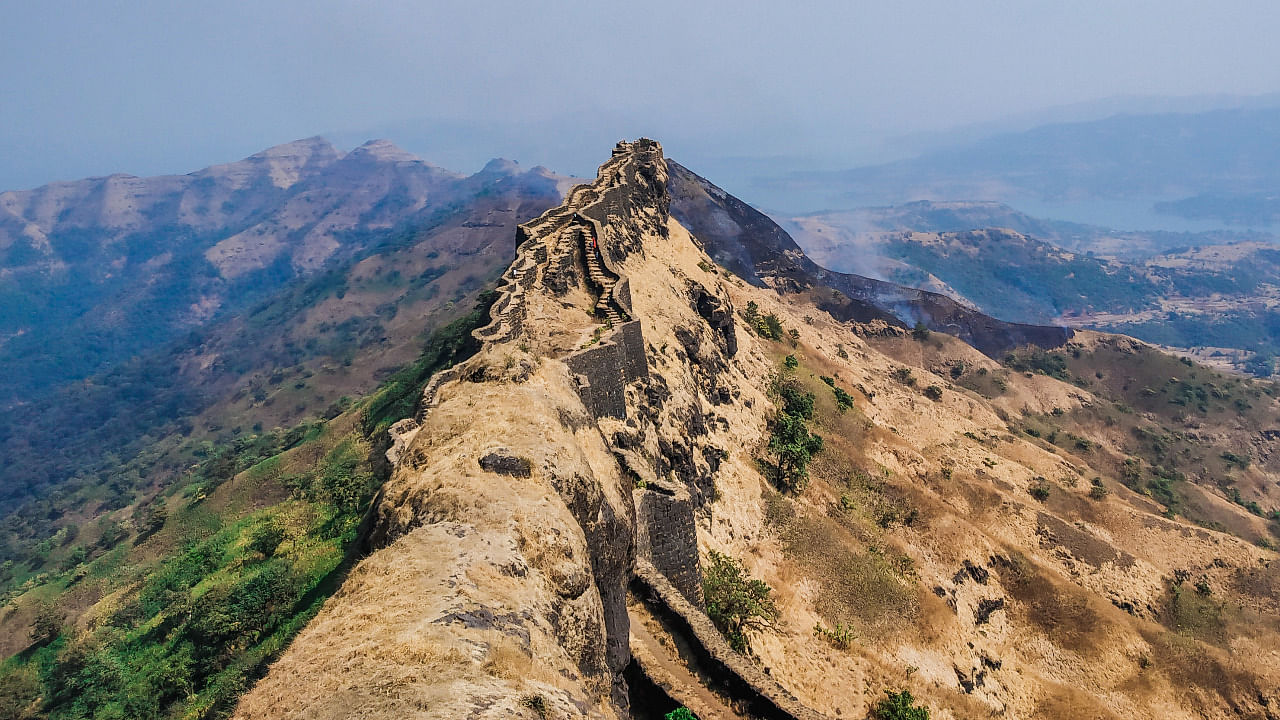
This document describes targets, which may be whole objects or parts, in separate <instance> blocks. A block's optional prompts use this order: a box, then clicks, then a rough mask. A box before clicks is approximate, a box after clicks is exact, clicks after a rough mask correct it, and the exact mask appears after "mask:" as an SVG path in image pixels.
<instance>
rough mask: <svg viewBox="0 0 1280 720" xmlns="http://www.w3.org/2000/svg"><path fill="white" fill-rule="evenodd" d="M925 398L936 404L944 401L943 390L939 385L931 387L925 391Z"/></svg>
mask: <svg viewBox="0 0 1280 720" xmlns="http://www.w3.org/2000/svg"><path fill="white" fill-rule="evenodd" d="M924 396H925V397H927V398H929V399H930V400H932V401H934V402H938V401H939V400H941V399H942V388H941V387H939V386H937V385H930V386H929V387H927V388H925V389H924Z"/></svg>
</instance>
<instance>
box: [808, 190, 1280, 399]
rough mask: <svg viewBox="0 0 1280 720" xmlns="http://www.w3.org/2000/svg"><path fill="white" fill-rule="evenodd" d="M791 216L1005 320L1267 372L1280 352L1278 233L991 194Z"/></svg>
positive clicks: (839, 250)
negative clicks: (1169, 228) (1189, 228)
mask: <svg viewBox="0 0 1280 720" xmlns="http://www.w3.org/2000/svg"><path fill="white" fill-rule="evenodd" d="M783 224H784V225H785V226H786V227H787V228H788V229H789V230H790V231H791V233H792V234H793V235H794V236H795V238H796V240H797V241H798V242H799V243H800V245H801V246H802V247H804V249H805V251H806V252H807V253H808V254H809V255H810V256H811V257H813V258H814V260H816V261H817V262H819V263H821V264H822V265H823V266H825V267H828V268H831V269H832V270H838V271H844V272H851V273H859V274H862V275H866V276H868V277H873V278H878V279H881V280H886V281H890V282H895V283H900V284H903V285H910V286H912V287H920V288H925V289H928V290H933V291H935V292H940V293H945V294H947V295H950V296H952V297H954V298H956V299H958V300H960V301H961V302H963V303H967V304H969V305H970V306H972V307H974V308H976V309H979V310H981V311H983V312H986V313H988V314H992V315H996V316H998V317H1000V318H1002V319H1004V320H1010V321H1016V322H1025V323H1062V324H1066V325H1072V326H1077V327H1093V328H1099V329H1106V330H1111V331H1115V332H1122V333H1125V334H1129V335H1133V336H1135V337H1138V338H1141V339H1144V340H1147V341H1149V342H1154V343H1160V344H1163V345H1167V346H1170V347H1175V348H1180V349H1183V350H1189V349H1195V350H1194V352H1193V354H1195V355H1196V356H1197V357H1199V358H1200V359H1201V360H1204V361H1206V362H1210V363H1213V364H1216V365H1218V366H1219V367H1224V368H1225V367H1235V368H1236V369H1241V368H1246V367H1247V368H1248V369H1249V370H1251V371H1252V372H1257V373H1261V374H1267V373H1269V372H1270V371H1271V369H1272V362H1271V360H1270V359H1269V358H1270V357H1271V356H1272V355H1274V354H1276V353H1277V352H1280V312H1277V310H1276V308H1277V307H1278V306H1280V294H1278V291H1277V288H1280V245H1277V244H1276V242H1275V238H1274V237H1272V236H1269V235H1265V234H1252V235H1250V234H1241V233H1230V232H1215V233H1169V232H1115V231H1110V230H1107V229H1105V228H1099V227H1095V226H1089V225H1083V224H1079V223H1067V222H1060V221H1053V220H1043V219H1038V218H1033V217H1030V216H1028V215H1026V214H1023V213H1020V212H1018V211H1016V210H1013V209H1012V208H1010V207H1008V206H1006V205H1002V204H999V203H990V202H930V201H916V202H912V203H906V204H903V205H898V206H888V207H876V208H863V209H860V210H855V211H848V212H825V213H814V214H809V215H798V216H793V217H790V218H786V219H785V220H784V222H783ZM1242 238H1249V239H1247V240H1246V239H1242Z"/></svg>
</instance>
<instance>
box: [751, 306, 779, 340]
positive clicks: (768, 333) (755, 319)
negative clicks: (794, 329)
mask: <svg viewBox="0 0 1280 720" xmlns="http://www.w3.org/2000/svg"><path fill="white" fill-rule="evenodd" d="M741 314H742V319H743V320H745V321H746V323H747V326H748V327H750V328H751V329H752V330H753V331H754V332H755V334H757V335H759V336H760V337H762V338H764V339H766V340H781V339H782V337H783V330H782V321H781V320H779V319H778V316H777V315H776V314H774V313H761V312H760V306H759V305H758V304H756V302H755V301H754V300H752V301H751V302H748V303H747V307H746V308H745V309H744V310H743V311H742V313H741Z"/></svg>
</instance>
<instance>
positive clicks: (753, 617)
mask: <svg viewBox="0 0 1280 720" xmlns="http://www.w3.org/2000/svg"><path fill="white" fill-rule="evenodd" d="M707 557H708V560H709V562H708V563H707V564H705V565H704V566H703V571H702V593H703V596H704V598H705V599H706V604H707V617H709V618H711V621H712V622H713V623H715V625H716V627H717V628H719V629H720V632H721V633H723V634H724V636H725V639H726V640H728V641H729V645H730V647H732V648H733V649H734V650H736V651H738V652H740V653H746V652H748V651H749V650H750V644H749V643H748V640H747V635H746V631H747V630H749V629H763V628H767V627H771V626H772V625H773V621H774V620H776V619H777V617H778V608H777V606H776V605H774V602H773V598H771V597H769V595H770V593H771V592H773V590H772V589H771V588H770V587H769V586H768V585H767V584H765V582H764V581H763V580H756V579H754V578H752V577H751V576H749V575H747V571H746V569H745V568H744V567H742V564H741V563H739V562H738V561H737V560H735V559H733V558H731V557H729V556H728V555H724V554H721V553H718V552H716V551H715V550H712V551H710V553H709V554H708V556H707Z"/></svg>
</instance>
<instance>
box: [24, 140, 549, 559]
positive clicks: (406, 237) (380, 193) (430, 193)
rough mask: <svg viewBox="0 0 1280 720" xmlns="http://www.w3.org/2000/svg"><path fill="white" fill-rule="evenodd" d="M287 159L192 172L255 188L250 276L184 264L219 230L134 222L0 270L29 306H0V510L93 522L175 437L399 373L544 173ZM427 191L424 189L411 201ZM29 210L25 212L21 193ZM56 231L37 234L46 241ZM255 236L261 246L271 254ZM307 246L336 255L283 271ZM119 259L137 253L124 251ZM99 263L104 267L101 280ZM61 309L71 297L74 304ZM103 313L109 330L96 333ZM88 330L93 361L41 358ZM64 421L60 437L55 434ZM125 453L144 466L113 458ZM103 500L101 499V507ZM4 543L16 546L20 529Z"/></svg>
mask: <svg viewBox="0 0 1280 720" xmlns="http://www.w3.org/2000/svg"><path fill="white" fill-rule="evenodd" d="M319 142H320V141H316V143H319ZM316 143H311V142H305V143H302V146H303V147H308V148H313V147H314V146H315V145H316ZM321 146H322V147H328V146H327V144H322V145H321ZM287 148H288V146H286V148H277V149H274V150H271V151H267V152H266V153H263V154H261V155H259V156H255V157H254V158H250V159H249V160H247V161H244V163H238V164H232V165H230V166H220V167H217V168H212V169H210V170H208V171H202V173H200V174H197V175H200V176H201V177H214V178H232V179H235V180H236V182H237V183H242V184H247V185H245V187H248V188H257V190H253V191H250V190H244V192H245V198H251V199H246V200H244V203H245V204H247V205H251V206H253V207H254V208H258V209H259V210H260V212H259V210H255V211H254V213H249V214H246V215H245V218H246V220H245V221H246V222H249V223H250V226H251V227H254V228H257V229H259V230H261V229H263V228H275V229H276V231H278V232H277V235H274V236H273V237H276V239H277V240H278V241H279V242H278V243H277V246H275V251H277V252H279V253H280V254H279V255H277V256H275V257H274V258H272V257H267V256H266V255H260V256H257V257H258V261H261V262H264V263H270V266H269V267H267V268H265V269H259V270H256V271H255V270H249V267H250V265H249V264H246V263H248V261H247V260H245V262H241V263H240V264H234V265H227V266H225V268H224V269H225V270H226V272H227V273H229V275H228V276H224V275H222V274H221V271H218V270H217V269H216V267H215V266H214V265H213V264H211V263H210V262H209V261H208V260H207V259H206V258H205V257H204V254H209V255H210V256H217V253H218V252H220V251H219V250H218V248H220V247H222V248H224V249H225V247H226V246H225V243H226V242H228V241H227V240H226V239H225V238H224V240H217V238H218V237H221V236H223V235H226V234H227V233H229V232H231V231H232V228H233V226H228V225H219V227H221V228H222V229H221V230H219V231H218V232H217V233H213V234H210V235H208V236H205V237H204V239H203V240H201V239H200V238H193V237H191V236H190V235H187V234H184V233H183V232H177V233H175V234H171V233H169V232H167V231H155V232H154V233H151V231H147V232H148V233H151V234H149V235H148V237H150V238H151V241H154V242H151V241H147V242H151V244H150V245H147V244H146V243H143V242H142V240H139V237H140V236H139V234H138V233H137V232H135V231H134V230H131V229H128V228H132V227H134V225H128V226H125V228H126V229H121V228H119V227H116V226H108V225H103V226H96V229H95V230H94V231H93V232H95V233H98V234H101V235H104V237H105V234H109V233H115V235H112V236H111V239H103V240H102V241H101V244H93V245H92V246H90V247H88V248H87V249H86V250H85V252H84V255H83V256H76V257H71V258H68V259H62V258H61V257H60V256H56V255H51V256H49V257H48V258H45V259H44V260H41V261H40V262H37V263H34V264H32V265H28V266H24V267H23V268H18V269H10V270H6V271H5V275H4V280H3V282H6V283H8V287H9V288H10V289H11V291H12V292H13V293H15V294H17V295H21V296H23V297H28V296H36V295H39V294H41V293H45V294H46V298H45V301H42V302H44V303H45V304H43V305H41V308H42V309H40V310H39V311H38V312H37V311H36V310H35V309H34V308H32V309H31V312H30V313H27V314H24V313H22V312H19V311H18V309H19V308H20V304H19V305H4V306H3V307H4V310H0V313H4V312H9V313H11V314H10V315H8V316H7V317H8V318H9V321H11V322H13V323H16V325H15V326H16V327H19V328H20V330H19V335H18V336H16V337H12V338H10V339H9V341H8V342H7V343H5V344H4V345H3V346H0V355H3V358H2V359H0V362H3V363H5V366H6V368H11V369H12V370H13V372H11V373H8V374H6V375H5V378H4V380H3V381H0V382H8V383H11V385H10V389H11V390H12V392H13V393H15V394H24V393H25V396H26V399H25V400H23V401H22V402H21V403H18V404H16V405H15V406H11V407H10V408H9V411H8V412H7V413H6V414H5V419H4V420H3V421H0V467H3V468H4V470H3V473H2V478H0V512H8V511H9V510H11V509H13V508H14V507H15V506H16V505H17V504H18V503H21V502H24V501H27V500H31V501H34V502H37V503H42V504H43V506H42V507H41V508H40V509H39V510H37V511H35V512H37V513H39V514H40V515H41V516H44V515H48V516H50V517H56V516H57V515H58V514H61V513H65V512H67V511H68V510H69V509H72V508H75V509H77V510H79V509H82V508H81V506H83V504H84V500H85V499H84V498H81V499H80V501H79V504H78V505H77V502H76V501H73V500H71V499H69V496H71V495H75V494H77V493H81V491H82V490H83V491H85V492H88V493H89V501H90V504H89V505H88V506H87V508H83V509H87V510H88V511H90V512H92V508H93V507H94V505H95V504H96V503H98V504H102V507H103V509H105V510H112V509H115V508H119V507H121V506H122V505H126V504H128V503H129V502H130V500H131V498H132V496H133V493H134V492H135V491H136V490H140V489H146V488H147V487H148V486H151V487H152V488H153V487H154V485H155V483H157V482H161V481H163V479H164V478H165V477H166V476H168V475H170V474H171V472H172V471H173V470H175V469H177V468H180V467H184V466H185V465H186V464H189V463H190V459H189V456H188V457H179V456H172V455H170V456H167V457H164V456H165V455H166V453H168V451H169V450H170V449H172V448H173V447H174V446H176V445H181V444H182V443H184V442H186V441H187V440H188V439H190V440H195V441H199V440H214V441H218V442H230V441H231V440H233V439H234V438H236V437H239V436H241V435H242V434H248V433H251V432H255V431H260V430H261V428H264V427H265V428H268V429H269V428H272V427H275V426H282V427H289V426H292V425H294V424H296V423H298V422H300V421H301V420H303V419H305V418H307V417H316V416H320V415H322V414H326V413H328V414H330V415H331V414H334V413H336V412H338V411H340V410H341V407H337V408H336V409H331V408H333V406H335V405H338V406H340V405H341V404H342V403H343V402H345V400H344V397H348V396H350V397H358V396H360V395H363V394H365V393H367V392H369V391H371V390H372V389H373V388H374V387H375V386H376V385H377V383H378V382H379V381H381V380H383V379H385V378H386V377H387V376H388V375H389V374H390V373H392V372H394V371H395V370H396V369H398V368H400V367H401V366H403V365H405V364H407V363H408V362H411V361H412V360H413V358H415V357H416V356H417V355H418V353H419V352H420V348H421V343H422V342H423V341H424V340H425V338H426V334H427V332H428V331H429V330H430V329H431V328H433V327H438V326H440V325H442V324H444V323H445V322H448V320H450V319H452V318H453V317H455V316H456V315H458V314H460V313H461V312H464V311H465V309H466V308H468V307H470V305H471V303H472V302H473V301H474V299H475V296H476V294H477V293H478V292H479V291H480V290H481V289H482V288H484V287H486V286H487V285H489V284H490V283H491V282H492V281H493V279H495V278H496V277H497V276H498V275H499V274H500V273H501V272H502V269H503V268H505V267H506V265H507V264H508V263H509V262H510V259H511V257H512V256H513V254H514V247H513V240H512V233H514V229H515V226H516V224H517V223H519V222H522V221H524V220H527V219H528V218H531V217H534V216H536V215H537V214H538V213H540V212H542V211H543V210H545V209H546V208H547V207H549V206H551V205H553V204H555V203H556V202H558V201H559V199H560V190H559V188H560V185H561V183H562V179H561V178H558V177H556V176H552V175H550V174H549V173H547V172H545V171H544V170H541V169H535V170H532V171H520V170H519V169H518V168H515V167H514V166H512V165H509V164H503V163H500V162H495V163H493V164H491V166H490V167H489V168H487V169H486V170H485V171H482V172H481V173H479V174H477V175H475V176H473V177H470V178H462V177H459V176H455V175H452V174H448V173H444V172H443V171H440V170H438V169H435V168H432V167H431V166H429V165H427V164H426V163H423V162H421V161H418V160H409V159H405V158H404V156H403V155H402V154H400V153H396V152H393V151H392V150H391V149H390V147H389V146H388V145H386V144H382V143H373V144H370V145H368V146H365V147H364V148H362V149H358V150H356V151H353V152H352V153H349V154H348V155H346V156H344V157H343V158H341V159H336V160H332V161H331V162H329V163H328V164H327V165H325V166H324V167H323V168H321V169H315V170H314V173H316V174H315V175H314V176H307V175H306V172H311V171H310V170H307V168H311V167H312V165H314V164H317V163H319V164H323V161H321V160H315V159H312V160H311V162H310V164H303V163H301V162H300V161H297V158H296V157H294V156H293V155H287V154H283V153H285V150H286V149H287ZM295 149H296V148H295ZM307 157H312V156H307ZM321 157H322V158H327V157H329V155H327V154H321ZM288 158H293V159H294V160H295V161H296V162H295V165H299V166H300V168H301V169H297V168H295V170H296V172H292V174H290V173H289V172H286V170H288V167H293V166H292V165H291V166H288V167H286V168H285V169H284V170H282V169H280V167H279V163H280V162H283V161H284V159H288ZM242 166H243V167H242ZM251 171H252V172H251ZM192 177H193V176H184V177H183V178H181V179H173V178H169V179H164V178H159V179H153V180H151V181H145V182H144V181H138V184H139V187H142V188H144V189H145V188H147V187H152V186H153V185H156V186H160V187H162V188H163V187H164V186H165V185H166V184H167V183H179V182H181V183H187V184H188V185H191V186H193V187H197V188H198V187H203V184H201V183H200V182H198V178H197V179H196V180H193V179H192ZM272 177H277V178H283V179H282V180H281V182H284V181H285V180H288V179H290V178H294V179H296V180H297V181H296V182H294V183H293V184H292V185H290V186H289V187H288V188H285V189H278V193H277V194H278V195H280V197H278V198H277V199H276V201H273V202H272V203H269V204H268V208H267V209H266V210H262V209H261V206H262V205H263V201H262V200H261V199H260V198H259V195H260V192H259V191H261V192H265V193H267V194H271V192H269V191H267V190H263V189H262V188H261V187H260V185H261V184H262V183H264V182H267V181H268V180H269V179H270V178H272ZM299 177H300V179H299ZM253 178H258V179H257V180H253ZM344 178H345V179H344ZM415 178H416V179H415ZM431 178H435V180H431V182H432V183H434V185H433V186H432V187H431V188H427V184H428V183H427V180H428V179H431ZM228 182H230V181H229V180H228ZM86 184H90V185H92V184H93V182H92V181H86ZM272 187H274V186H272ZM139 193H141V191H139ZM35 195H39V193H35V194H34V195H33V197H34V196H35ZM140 197H142V196H141V195H140ZM145 197H146V198H148V201H149V202H154V203H160V204H161V205H164V203H161V202H160V200H156V199H155V198H154V197H152V196H149V195H148V196H145ZM165 197H168V198H169V200H168V201H166V202H169V204H170V205H172V206H174V207H183V206H184V205H183V203H185V202H187V200H184V199H183V198H186V197H187V196H186V195H183V194H171V195H167V196H165ZM200 197H201V198H205V196H204V195H201V196H200ZM214 197H217V196H214ZM326 198H327V199H326ZM389 198H399V200H396V201H395V202H391V200H389ZM82 199H83V198H82ZM205 199H207V198H205ZM65 202H66V207H68V208H71V209H72V210H74V211H75V212H63V213H58V214H60V215H65V216H66V218H64V221H63V222H66V223H70V222H72V220H73V219H75V218H79V217H80V215H79V214H78V213H82V211H83V212H84V213H86V217H84V218H81V220H82V221H83V222H86V223H89V222H97V221H99V220H101V218H100V217H98V216H97V215H90V214H87V211H84V210H83V207H82V206H81V205H77V204H76V203H73V202H72V201H71V200H69V199H68V200H65ZM85 202H88V201H87V200H86V201H85ZM192 202H194V201H192ZM210 202H212V201H210ZM136 203H137V204H140V203H142V200H137V201H136ZM213 204H215V205H216V204H217V203H216V202H215V203H213ZM223 204H224V205H225V204H226V203H225V202H224V203H223ZM30 205H31V206H32V207H35V206H38V205H41V203H37V202H35V200H31V202H30ZM298 205H300V206H303V207H305V208H312V207H316V206H323V207H324V208H325V209H324V210H316V211H315V212H314V213H313V214H314V216H315V217H317V218H320V219H319V220H318V221H317V222H318V223H319V224H307V226H306V229H305V232H304V231H302V230H298V231H297V232H294V231H291V230H286V229H285V228H286V226H289V227H292V226H291V225H289V224H290V223H293V222H294V220H290V218H294V219H295V220H296V218H297V217H300V216H301V215H300V213H302V211H301V210H295V209H293V208H294V207H295V206H298ZM125 206H130V205H129V204H128V203H126V204H125ZM164 206H165V207H169V206H168V205H164ZM170 209H172V208H170ZM157 212H158V211H157ZM174 212H177V211H176V210H174ZM41 217H43V216H41ZM112 217H113V218H114V220H113V222H115V221H120V220H119V218H118V217H117V216H114V215H113V216H112ZM175 217H178V216H175ZM195 217H197V219H198V220H199V215H198V214H197V215H196V216H195ZM37 219H38V218H37ZM133 219H134V220H136V219H137V218H133ZM78 221H80V220H77V222H78ZM199 221H200V222H204V221H203V220H199ZM120 222H123V221H120ZM131 222H132V221H131ZM219 222H222V221H221V220H219ZM135 224H136V223H135ZM147 227H155V226H150V225H149V226H147ZM201 227H204V226H203V225H202V226H201ZM70 232H72V229H67V228H65V227H63V226H61V225H57V224H55V228H54V230H53V231H51V233H52V234H51V235H50V237H55V238H56V237H61V236H63V235H65V234H66V233H70ZM86 232H87V231H86ZM253 232H254V233H257V230H254V231H253ZM264 232H266V231H265V230H264ZM144 234H146V233H144ZM261 237H262V238H263V240H262V241H261V242H262V243H263V245H262V247H263V248H266V247H267V246H268V245H270V244H271V242H275V241H269V240H268V239H267V235H266V234H264V235H262V236H261ZM308 237H309V238H311V239H310V240H306V239H305V238H308ZM317 238H328V239H330V240H334V239H335V238H336V239H337V240H340V241H341V243H340V244H339V245H337V246H335V247H331V248H330V250H329V251H328V252H330V253H331V254H330V255H329V256H328V257H327V258H326V259H324V261H323V263H320V264H319V265H318V266H317V267H318V269H313V270H308V269H307V268H306V267H302V266H297V267H295V265H294V262H295V259H296V258H297V257H301V256H298V255H296V252H301V250H300V248H302V247H304V246H305V245H307V243H311V242H312V241H313V240H314V241H315V242H320V241H319V240H316V239H317ZM337 240H334V242H335V243H336V242H337ZM215 241H216V242H215ZM326 242H327V241H326ZM136 243H142V245H137V244H136ZM321 244H323V243H321ZM144 246H145V247H144ZM57 247H58V245H57V243H54V244H53V245H52V246H51V251H52V250H56V249H57ZM255 247H257V245H255ZM131 249H132V250H136V251H137V252H138V256H137V258H131V256H129V254H128V253H129V252H131ZM264 252H265V250H264ZM147 253H155V254H154V255H153V256H148V255H147ZM181 253H186V254H187V255H191V256H193V258H194V259H192V263H188V264H182V263H172V262H168V261H169V260H170V259H171V258H172V257H174V256H175V254H181ZM219 257H221V256H219ZM225 257H228V258H229V257H231V255H226V256H225ZM104 258H108V259H104ZM112 258H113V259H112ZM241 259H242V260H244V258H243V257H242V258H241ZM135 261H136V262H135ZM73 262H74V263H77V264H75V265H72V263H73ZM42 263H43V264H42ZM193 264H194V265H193ZM113 266H118V271H107V270H104V267H113ZM200 267H203V268H204V270H201V269H200ZM233 267H234V268H235V269H234V270H233V269H232V268H233ZM59 268H61V269H59ZM271 268H275V269H274V270H273V269H271ZM78 273H87V274H88V277H86V278H81V277H79V276H78V275H77V274H78ZM236 273H239V274H236ZM97 278H101V279H102V282H97V280H96V279H97ZM190 293H199V294H201V297H203V298H204V299H205V301H207V310H208V313H205V314H202V315H200V316H199V317H193V316H190V315H189V314H188V313H187V312H186V309H185V308H187V306H186V305H184V304H183V302H184V301H182V299H181V298H182V297H186V294H190ZM77 294H79V295H77ZM76 297H80V299H82V300H84V303H85V305H84V306H83V307H82V306H80V305H79V304H78V303H79V300H77V299H76ZM202 302H203V301H202ZM104 313H105V314H106V315H107V316H110V317H111V318H113V319H114V320H115V322H114V323H113V324H111V323H109V324H108V325H107V326H105V327H104V326H103V323H104V317H105V316H104ZM108 336H109V337H108ZM95 337H96V338H99V339H102V338H108V345H109V349H110V352H109V353H108V354H107V355H103V356H101V357H97V359H92V360H84V364H83V365H77V364H76V363H77V362H79V361H78V360H77V361H75V362H69V363H59V362H51V361H50V360H49V358H51V357H68V358H73V359H75V358H85V357H87V356H89V355H92V354H93V351H92V349H91V348H86V350H85V352H83V353H82V352H80V348H81V347H85V346H89V345H92V338H95ZM357 360H358V361H359V362H357ZM24 368H26V369H27V370H30V372H27V370H24ZM34 368H38V370H37V369H34ZM86 373H89V374H88V375H85V374H86ZM73 427H74V428H77V429H78V431H77V432H67V431H66V428H73ZM144 450H145V451H147V456H148V457H147V459H146V460H144V461H142V464H141V465H137V464H132V465H131V464H130V463H131V462H132V460H133V459H135V458H136V457H137V454H138V453H139V452H140V451H144ZM158 460H159V461H160V462H161V463H162V466H160V467H156V466H155V463H156V462H157V461H158ZM143 478H148V479H147V480H144V479H143ZM58 487H60V488H62V495H60V496H53V499H54V505H53V506H50V505H49V500H50V497H51V496H50V494H49V491H50V490H51V489H53V488H58ZM104 487H110V488H111V489H110V490H109V491H107V492H105V497H104V491H103V488H104ZM81 494H83V493H81ZM94 501H96V503H95V502H94ZM55 529H56V528H55ZM31 532H35V530H34V529H31ZM49 532H50V533H51V532H52V530H50V531H49ZM13 533H14V534H16V535H17V536H18V537H23V538H26V537H31V534H30V533H29V532H28V531H27V530H26V529H22V528H17V529H14V530H13ZM0 580H3V577H0Z"/></svg>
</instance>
